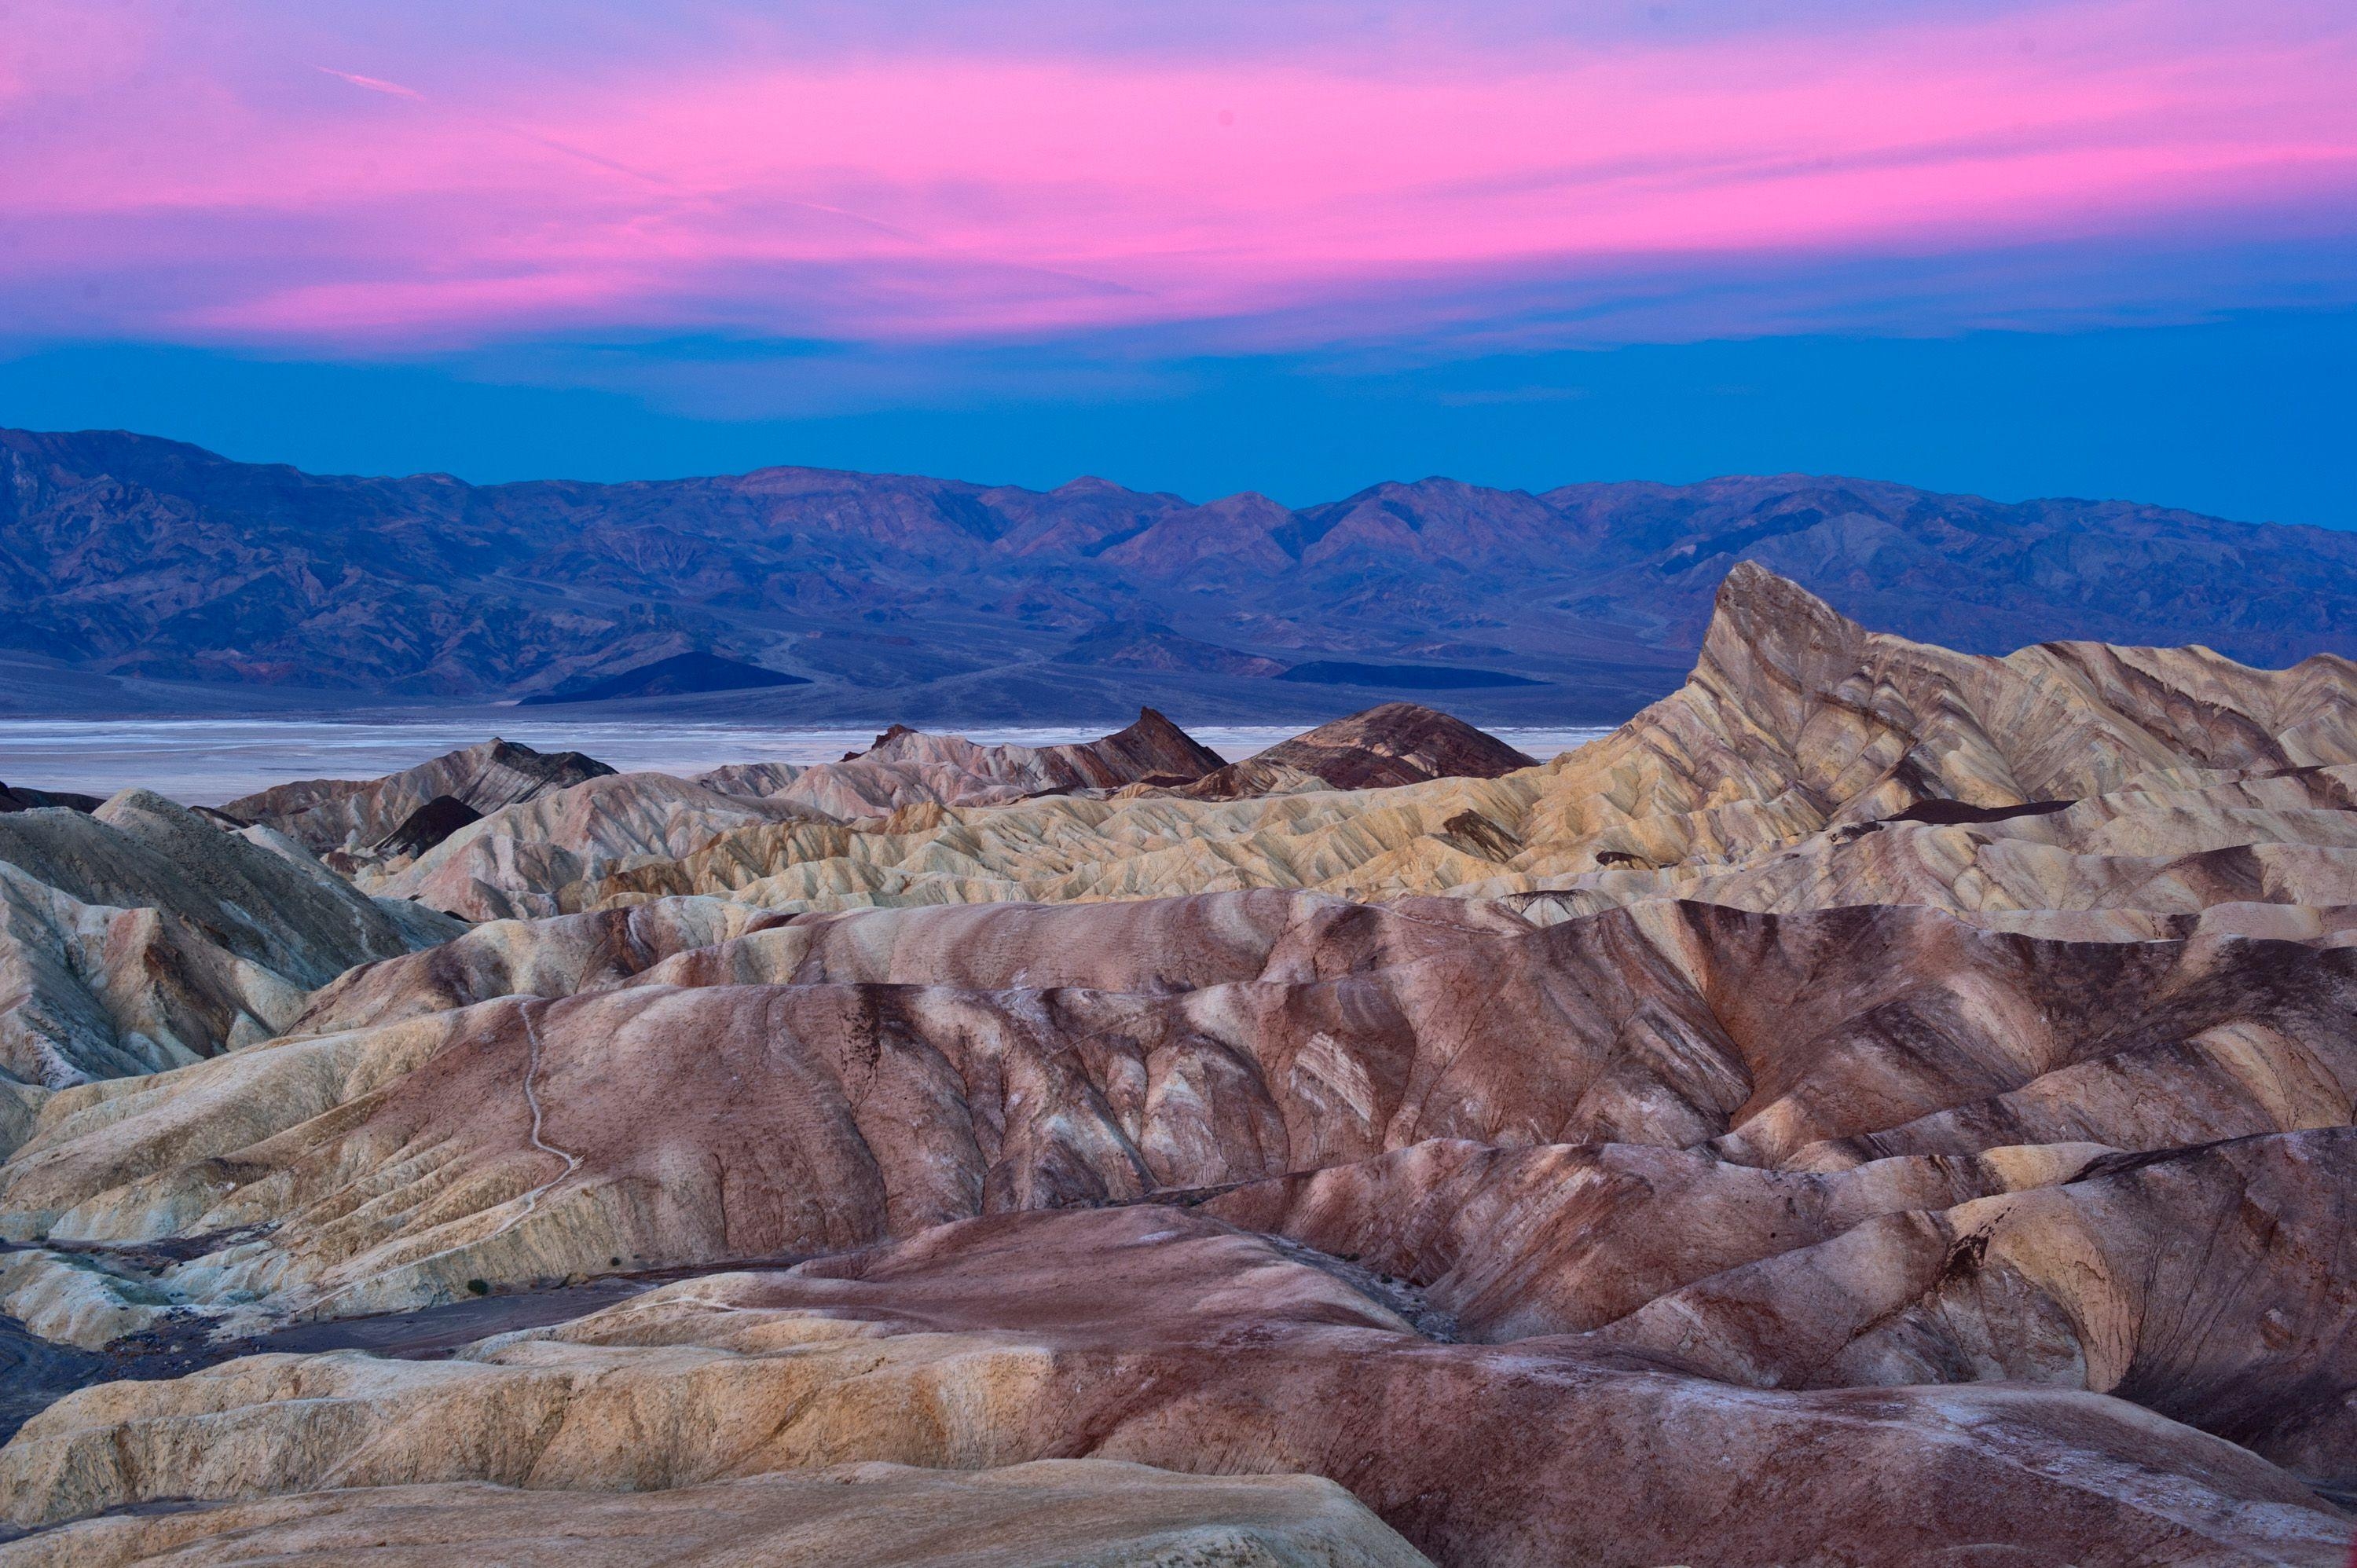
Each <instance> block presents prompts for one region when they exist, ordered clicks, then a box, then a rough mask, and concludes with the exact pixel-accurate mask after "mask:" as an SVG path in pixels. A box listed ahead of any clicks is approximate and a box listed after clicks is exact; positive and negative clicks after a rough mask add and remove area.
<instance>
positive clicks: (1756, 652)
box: [1702, 561, 1866, 667]
mask: <svg viewBox="0 0 2357 1568" xmlns="http://www.w3.org/2000/svg"><path fill="white" fill-rule="evenodd" d="M1865 636H1866V629H1865V628H1863V627H1861V626H1859V625H1858V624H1857V622H1856V621H1854V620H1852V619H1850V618H1848V617H1847V616H1845V615H1843V614H1842V613H1841V612H1840V611H1838V610H1836V609H1835V608H1834V607H1832V606H1831V605H1829V604H1827V603H1825V602H1824V600H1823V599H1821V598H1819V597H1817V596H1816V595H1814V594H1813V593H1811V592H1809V590H1808V589H1806V588H1804V587H1803V586H1801V585H1800V584H1798V583H1795V582H1793V581H1792V580H1791V579H1790V578H1787V577H1780V576H1778V575H1776V574H1775V573H1773V572H1770V570H1769V569H1768V568H1767V567H1765V566H1762V565H1760V564H1759V563H1758V562H1756V561H1738V562H1737V563H1736V564H1735V565H1734V566H1733V567H1732V568H1730V569H1729V570H1728V572H1727V576H1726V579H1725V580H1724V581H1722V582H1721V583H1720V584H1719V585H1718V596H1717V600H1716V601H1715V602H1714V604H1713V606H1712V609H1711V618H1710V629H1709V630H1708V631H1707V632H1706V633H1705V634H1704V637H1703V642H1702V661H1703V663H1705V664H1717V665H1720V666H1722V667H1726V666H1730V665H1735V664H1749V663H1753V662H1756V661H1757V660H1759V659H1760V658H1761V657H1762V656H1765V657H1767V658H1768V659H1769V660H1770V662H1773V663H1778V664H1788V663H1789V662H1790V661H1791V660H1792V658H1794V657H1797V656H1800V655H1802V654H1803V653H1815V654H1823V653H1827V652H1832V651H1834V650H1841V649H1848V648H1854V647H1855V646H1856V645H1857V643H1858V642H1859V641H1861V640H1862V639H1864V638H1865Z"/></svg>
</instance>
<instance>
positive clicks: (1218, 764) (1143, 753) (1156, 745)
mask: <svg viewBox="0 0 2357 1568" xmlns="http://www.w3.org/2000/svg"><path fill="white" fill-rule="evenodd" d="M1105 742H1106V743H1107V744H1110V745H1113V746H1116V747H1118V748H1119V749H1120V751H1121V752H1122V753H1123V754H1124V755H1125V756H1128V757H1138V758H1143V759H1146V760H1147V761H1150V762H1152V763H1153V764H1154V766H1153V767H1152V768H1150V769H1149V771H1150V772H1151V773H1152V774H1153V775H1155V776H1157V777H1162V776H1168V777H1184V778H1189V779H1196V778H1200V777H1201V776H1202V775H1204V774H1206V773H1209V772H1210V771H1211V770H1212V769H1213V768H1223V767H1225V766H1227V759H1226V758H1224V757H1222V756H1221V755H1220V754H1219V753H1218V752H1216V751H1213V750H1212V749H1211V747H1210V746H1205V745H1203V744H1202V743H1201V742H1200V741H1199V740H1197V739H1196V738H1195V737H1194V736H1191V735H1189V734H1188V733H1187V732H1186V731H1185V730H1183V729H1180V728H1179V726H1178V725H1176V724H1173V723H1172V722H1171V721H1170V719H1169V717H1168V715H1167V714H1164V713H1163V712H1162V711H1161V710H1160V709H1158V708H1140V709H1138V710H1137V722H1136V723H1135V724H1133V725H1130V726H1129V727H1128V728H1127V729H1125V730H1123V731H1121V732H1120V733H1119V734H1118V735H1110V736H1106V737H1105Z"/></svg>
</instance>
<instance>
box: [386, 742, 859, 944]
mask: <svg viewBox="0 0 2357 1568" xmlns="http://www.w3.org/2000/svg"><path fill="white" fill-rule="evenodd" d="M829 820H830V819H827V818H825V817H823V816H822V815H820V814H819V813H818V812H815V811H812V810H811V809H810V808H808V807H806V806H801V805H796V804H793V803H791V802H789V801H784V800H749V799H747V798H745V797H742V796H731V795H721V794H716V793H715V792H714V791H712V790H710V789H705V788H704V787H703V786H702V785H700V784H691V783H689V782H687V781H686V780H685V779H673V778H672V777H670V776H669V775H668V774H662V773H616V774H609V775H607V776H606V777H604V778H599V779H590V780H589V781H588V782H587V783H586V784H576V785H574V786H573V787H572V788H570V789H559V790H556V791H554V793H551V794H547V795H542V796H538V797H536V798H534V799H532V800H525V801H523V802H522V803H521V804H518V805H513V806H508V807H504V808H502V809H501V810H500V811H493V812H491V813H490V814H489V815H487V816H485V817H484V818H482V819H481V820H480V821H479V822H472V823H469V824H468V826H466V827H463V828H461V829H459V830H458V831H457V832H455V833H453V834H451V835H450V836H449V837H448V838H447V839H444V840H443V841H442V842H441V843H438V844H436V845H435V846H434V847H433V848H432V849H430V850H428V851H426V852H425V854H422V855H420V856H418V857H417V859H416V860H414V861H413V862H410V863H408V864H406V865H404V864H401V863H399V862H393V863H389V864H388V865H384V866H383V867H382V868H378V869H375V870H372V871H371V870H364V871H363V872H362V873H361V875H360V877H359V881H360V884H361V886H363V887H366V888H368V889H369V890H370V891H371V892H374V893H378V894H381V895H382V896H384V897H392V898H410V899H415V900H417V901H418V902H420V903H423V904H425V905H428V906H430V907H431V908H436V909H442V910H447V911H448V912H449V913H451V914H454V915H458V916H461V917H463V918H467V919H469V920H504V919H512V918H517V917H519V916H523V917H530V916H538V915H554V914H556V913H558V912H559V908H558V904H557V901H556V899H555V898H554V897H551V896H550V895H549V894H548V893H547V892H546V891H544V890H545V889H550V888H560V887H566V886H572V885H574V884H576V883H578V882H580V881H582V880H584V879H586V878H592V877H598V876H604V875H613V874H615V873H618V872H624V871H627V870H629V869H630V867H632V866H633V865H638V864H640V863H667V862H669V861H673V860H676V859H678V858H679V857H681V856H683V855H688V854H694V853H696V852H697V851H699V850H702V849H704V848H705V847H707V846H709V845H710V844H711V843H713V841H715V840H716V839H717V838H719V837H721V836H722V835H723V834H726V833H727V832H729V831H730V830H732V829H740V828H745V827H749V826H753V825H755V824H769V823H777V822H826V821H829Z"/></svg>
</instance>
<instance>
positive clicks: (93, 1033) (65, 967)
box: [0, 789, 460, 1087]
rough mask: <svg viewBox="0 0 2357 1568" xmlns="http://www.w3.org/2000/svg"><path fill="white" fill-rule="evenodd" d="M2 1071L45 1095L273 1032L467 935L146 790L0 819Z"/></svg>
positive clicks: (270, 836)
mask: <svg viewBox="0 0 2357 1568" xmlns="http://www.w3.org/2000/svg"><path fill="white" fill-rule="evenodd" d="M0 918H5V926H0V1073H5V1074H7V1075H13V1076H14V1077H15V1078H16V1079H19V1080H21V1081H24V1082H27V1083H36V1084H44V1085H48V1086H50V1087H59V1086H62V1085H66V1084H75V1083H83V1082H87V1081H89V1080H91V1079H105V1078H114V1077H118V1076H121V1075H123V1074H126V1073H145V1072H154V1071H156V1070H158V1069H164V1068H168V1067H173V1066H177V1065H179V1064H182V1063H186V1062H192V1061H196V1060H198V1059H199V1058H204V1057H210V1056H212V1055H215V1054H216V1053H218V1052H220V1051H221V1050H223V1049H226V1048H227V1047H231V1046H237V1045H244V1044H247V1043H250V1042H253V1041H256V1040H262V1039H266V1038H268V1037H269V1036H273V1035H275V1034H277V1033H278V1032H279V1031H280V1030H282V1029H284V1028H285V1027H286V1026H288V1025H289V1024H291V1023H292V1022H293V1021H294V1020H295V1018H296V1015H299V1014H300V1013H301V1012H302V1011H303V1006H304V997H305V995H306V993H308V992H309V991H310V990H312V989H313V988H314V987H316V986H319V985H323V984H325V983H328V981H330V980H333V979H334V978H335V977H336V976H337V975H338V974H339V973H341V972H343V971H345V970H346V969H349V968H350V967H351V966H352V965H354V964H358V963H365V962H368V961H371V960H374V959H381V958H389V957H392V956H393V955H395V954H399V953H404V952H407V951H410V950H413V949H415V948H420V947H425V946H428V945H430V944H432V943H434V942H437V941H440V940H444V939H445V938H447V937H449V936H452V935H454V934H456V933H457V931H458V930H459V929H460V928H459V927H458V926H457V924H456V923H455V922H452V921H450V920H447V919H445V918H441V917H439V916H436V915H435V914H433V913H432V912H431V911H428V910H424V909H419V908H414V907H411V906H408V905H402V904H393V903H389V902H386V901H383V900H379V899H372V898H370V897H365V896H363V895H361V894H359V893H356V892H354V891H353V890H352V888H351V887H350V886H348V885H347V884H346V883H344V882H343V881H342V880H341V879H340V878H339V877H337V876H335V875H332V874H331V873H329V872H328V870H327V869H326V868H325V867H323V866H321V865H319V864H318V862H317V861H316V860H314V859H312V858H311V856H310V854H308V853H307V852H306V851H305V850H304V849H303V848H302V847H301V846H299V845H297V844H295V843H291V842H289V841H288V840H286V839H285V838H283V837H281V836H279V835H278V834H276V833H274V832H271V831H270V830H268V829H264V828H255V829H251V830H248V831H247V832H243V833H231V832H222V831H221V829H220V828H218V827H216V826H214V825H213V824H212V823H210V822H206V821H205V820H203V819H201V818H199V817H198V816H196V815H195V814H194V813H192V812H189V811H183V810H182V809H181V808H180V807H178V806H176V805H174V804H173V803H172V802H171V801H169V800H165V799H164V798H163V797H161V796H159V795H156V794H152V793H150V792H148V791H145V790H140V789H126V790H124V792H123V793H122V794H120V795H117V796H115V797H114V798H113V800H109V801H107V802H106V803H105V804H104V805H102V806H101V807H100V808H99V809H98V810H97V811H94V812H82V811H70V810H64V809H57V808H51V809H37V810H33V811H19V812H15V813H11V814H9V815H7V816H5V817H0Z"/></svg>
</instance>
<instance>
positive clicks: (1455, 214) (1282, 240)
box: [0, 0, 2357, 527]
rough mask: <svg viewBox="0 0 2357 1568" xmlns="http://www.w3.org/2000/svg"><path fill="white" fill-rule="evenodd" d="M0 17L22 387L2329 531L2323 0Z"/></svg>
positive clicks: (2329, 149) (7, 252)
mask: <svg viewBox="0 0 2357 1568" xmlns="http://www.w3.org/2000/svg"><path fill="white" fill-rule="evenodd" d="M493 12H495V13H496V14H492V13H493ZM10 32H11V39H12V43H13V44H14V45H16V48H14V49H13V50H12V52H10V53H8V54H7V55H5V57H0V184H5V188H7V189H8V190H9V191H10V193H11V194H10V199H9V201H8V203H7V204H6V207H5V209H0V423H5V424H16V425H22V426H30V427H35V428H50V429H56V428H87V427H110V428H112V427H122V428H131V429H138V430H145V431H150V432H153V433H156V434H159V435H172V436H177V437H180V438H183V439H187V440H191V441H195V442H198V443H199V444H201V445H204V446H210V447H213V448H215V449H217V450H220V451H222V452H225V453H227V454H229V455H231V456H237V457H242V458H249V459H256V460H277V461H286V462H292V463H296V464H299V465H301V466H304V467H310V468H315V469H322V470H335V471H346V472H353V471H358V472H411V471H419V470H426V469H438V470H443V471H447V472H452V473H456V474H458V475H460V476H462V477H465V478H470V479H478V480H495V479H502V478H523V477H533V476H543V475H566V476H574V477H581V478H630V477H658V476H664V475H677V474H684V473H695V472H711V471H717V470H732V469H742V468H747V467H758V466H760V465H763V464H769V463H808V464H818V465H829V466H839V467H858V468H871V469H898V470H903V471H916V472H929V473H937V474H944V475H954V476H959V477H965V478H976V479H984V480H993V481H1013V482H1019V483H1025V484H1032V485H1052V484H1054V483H1057V482H1060V480H1063V479H1065V478H1071V477H1073V476H1075V475H1077V474H1082V473H1093V474H1098V475H1102V476H1103V477H1105V478H1112V479H1115V480H1118V481H1120V482H1122V483H1125V484H1129V485H1133V486H1137V487H1140V488H1148V489H1170V490H1175V491H1178V492H1179V493H1181V494H1184V495H1187V496H1189V497H1192V498H1197V499H1210V498H1211V497H1214V496H1217V495H1221V494H1225V493H1229V492H1232V491H1234V490H1238V489H1259V490H1262V491H1265V492H1266V493H1268V494H1270V495H1272V496H1275V498H1276V499H1280V500H1283V501H1286V502H1289V503H1301V502H1306V501H1310V500H1317V499H1329V498H1331V497H1334V496H1338V495H1341V494H1346V493H1348V492H1350V491H1351V490H1354V489H1359V488H1360V487H1361V486H1363V485H1366V484H1368V483H1372V482H1373V481H1375V480H1378V479H1383V478H1416V477H1421V476H1423V475H1426V474H1432V473H1445V474H1450V475H1454V476H1457V477H1459V478H1467V479H1472V480H1477V481H1480V482H1484V483H1489V484H1496V485H1509V486H1521V487H1528V488H1534V489H1535V488H1544V487H1545V486H1548V485H1552V484H1557V483H1562V482H1566V481H1569V480H1576V479H1591V478H1661V479H1670V480H1683V479H1692V478H1703V477H1706V476H1709V475H1712V474H1717V473H1727V472H1760V471H1786V470H1811V471H1819V472H1824V471H1840V472H1848V473H1854V474H1862V475H1870V476H1874V477H1880V478H1895V479H1900V480H1905V481H1908V482H1911V483H1915V484H1921V485H1925V486H1929V487H1932V488H1937V489H1957V490H1971V491H1975V492H1979V493H1983V494H1988V495H1993V496H1997V497H2000V498H2020V497H2026V496H2030V495H2038V494H2050V495H2051V494H2068V495H2081V496H2099V497H2122V498H2133V499H2146V500H2153V501H2158V502H2165V503H2169V504H2174V505H2179V506H2185V507H2189V508H2193V509H2197V510H2207V511H2212V512H2216V513H2219V514H2222V515H2226V516H2232V517H2241V518H2250V519H2265V520H2275V521H2298V522H2311V523H2319V524H2323V525H2327V526H2334V527H2347V526H2352V525H2357V492H2352V483H2351V480H2350V478H2349V477H2348V473H2349V465H2348V464H2347V462H2346V460H2345V458H2344V457H2343V456H2342V455H2341V450H2340V448H2341V447H2342V446H2346V445H2347V444H2348V441H2347V435H2346V432H2347V430H2348V429H2349V428H2350V427H2351V425H2352V415H2353V414H2357V407H2352V399H2357V394H2352V392H2351V390H2350V383H2351V381H2352V376H2351V374H2350V371H2351V368H2352V364H2357V355H2352V348H2357V94H2352V93H2351V92H2350V91H2348V86H2349V82H2350V81H2352V80H2357V13H2352V11H2351V10H2350V8H2349V7H2348V6H2347V5H2345V3H2340V0H2246V3H2245V4H2242V5H2236V6H2233V7H2221V6H2218V5H2214V4H2212V3H2211V0H1906V3H1904V4H1888V5H1864V4H1859V3H1856V0H1809V3H1807V4H1797V5H1776V6H1770V5H1757V4H1752V3H1749V0H1675V3H1643V4H1640V3H1635V0H1629V3H1622V0H1609V3H1605V0H1591V3H1587V4H1575V5H1523V4H1521V3H1519V0H1512V3H1504V4H1500V5H1495V6H1483V7H1475V8H1467V7H1463V6H1460V5H1443V4H1439V3H1438V0H1267V3H1266V4H1255V5H1243V4H1227V3H1226V0H1219V3H1216V4H1207V5H1189V6H1179V5H1163V4H1141V5H1136V6H1130V7H1120V8H1113V7H1107V6H1103V5H1090V4H1081V3H1078V0H1006V3H1005V4H1000V5H988V6H984V5H974V4H968V3H966V0H922V3H921V4H901V5H888V6H880V7H870V6H847V5H839V4H833V3H818V0H789V3H786V4H780V5H742V4H737V3H736V0H679V3H678V4H676V5H662V6H651V5H639V4H628V3H620V0H609V3H606V4H588V5H576V6H565V7H557V6H554V5H550V4H544V3H542V0H529V3H527V4H523V5H518V6H515V7H500V8H490V10H487V8H482V7H468V6H458V5H445V4H442V3H441V0H425V3H422V4H420V5H416V6H411V7H404V8H400V9H399V10H393V9H382V10H379V9H374V8H352V7H332V8H321V7H316V6H306V5H296V4H295V3H294V0H222V4H221V5H220V6H219V7H208V8H206V10H205V12H204V14H203V15H201V16H198V15H196V14H193V13H191V12H189V11H188V8H187V7H185V6H180V5H174V4H171V3H170V0H125V3H124V4H122V5H113V6H108V7H104V8H94V7H91V6H88V5H80V4H75V3H72V0H16V3H15V4H14V5H13V6H12V8H11V14H10Z"/></svg>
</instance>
